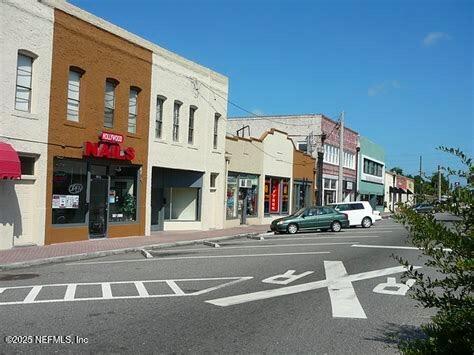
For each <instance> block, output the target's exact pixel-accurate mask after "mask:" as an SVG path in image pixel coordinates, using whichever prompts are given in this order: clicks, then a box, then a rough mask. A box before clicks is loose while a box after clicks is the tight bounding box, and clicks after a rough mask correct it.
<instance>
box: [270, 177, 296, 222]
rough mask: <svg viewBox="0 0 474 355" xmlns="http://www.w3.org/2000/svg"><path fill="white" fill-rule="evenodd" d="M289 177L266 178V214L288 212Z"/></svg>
mask: <svg viewBox="0 0 474 355" xmlns="http://www.w3.org/2000/svg"><path fill="white" fill-rule="evenodd" d="M289 190H290V188H289V179H282V178H273V177H272V178H269V177H267V178H265V199H264V203H265V205H264V212H265V213H266V214H280V213H288V211H289V195H290V191H289Z"/></svg>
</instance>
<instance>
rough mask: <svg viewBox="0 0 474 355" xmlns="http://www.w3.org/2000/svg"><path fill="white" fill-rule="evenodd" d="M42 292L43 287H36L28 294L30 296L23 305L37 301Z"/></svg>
mask: <svg viewBox="0 0 474 355" xmlns="http://www.w3.org/2000/svg"><path fill="white" fill-rule="evenodd" d="M40 291H41V286H34V287H33V288H32V289H31V291H30V292H29V293H28V295H27V296H26V297H25V299H24V300H23V303H32V302H34V301H35V298H36V296H38V293H39V292H40Z"/></svg>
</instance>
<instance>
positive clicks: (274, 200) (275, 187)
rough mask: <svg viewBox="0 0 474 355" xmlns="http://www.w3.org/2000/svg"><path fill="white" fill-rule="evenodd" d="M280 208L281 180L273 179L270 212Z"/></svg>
mask: <svg viewBox="0 0 474 355" xmlns="http://www.w3.org/2000/svg"><path fill="white" fill-rule="evenodd" d="M279 210H280V182H279V181H275V182H273V181H272V191H271V193H270V212H278V211H279Z"/></svg>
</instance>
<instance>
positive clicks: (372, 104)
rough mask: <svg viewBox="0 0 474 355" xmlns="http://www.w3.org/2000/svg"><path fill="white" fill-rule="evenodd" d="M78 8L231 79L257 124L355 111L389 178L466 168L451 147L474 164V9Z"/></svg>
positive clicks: (290, 5) (291, 3)
mask: <svg viewBox="0 0 474 355" xmlns="http://www.w3.org/2000/svg"><path fill="white" fill-rule="evenodd" d="M69 1H70V2H71V3H73V4H74V5H76V6H79V7H81V8H82V9H84V10H86V11H89V12H91V13H93V14H95V15H97V16H100V17H102V18H104V19H106V20H108V21H110V22H112V23H114V24H116V25H118V26H120V27H122V28H125V29H126V30H128V31H130V32H132V33H135V34H137V35H139V36H141V37H143V38H145V39H147V40H150V41H152V42H154V43H156V44H158V45H159V46H161V47H164V48H166V49H168V50H171V51H173V52H175V53H177V54H179V55H181V56H184V57H186V58H188V59H190V60H193V61H195V62H197V63H199V64H202V65H204V66H206V67H209V68H211V69H213V70H216V71H218V72H219V73H221V74H224V75H226V76H227V77H228V78H229V100H230V101H232V102H234V103H236V104H238V105H239V106H241V107H243V108H245V109H247V110H249V111H252V112H254V113H255V114H258V115H273V114H303V113H322V114H325V115H326V116H329V117H332V118H335V119H337V117H338V116H339V114H340V112H342V111H344V112H345V121H346V125H347V126H348V127H350V128H352V129H354V130H355V131H357V132H359V134H360V135H363V136H366V137H368V138H369V139H371V140H372V141H374V142H376V143H378V144H380V145H382V146H383V147H384V148H385V153H386V164H387V167H388V168H391V167H393V166H399V167H401V168H402V169H403V170H404V172H405V173H408V174H417V172H418V170H419V157H420V155H421V156H422V157H423V171H424V173H426V174H428V175H430V174H431V173H432V172H434V171H435V170H436V168H437V165H438V164H441V165H442V166H451V167H455V168H458V167H460V165H459V164H457V160H456V159H453V158H450V157H449V156H448V155H446V154H444V153H441V152H439V151H437V150H436V147H438V146H440V145H444V146H449V147H455V148H461V149H462V150H463V151H464V152H466V153H468V154H470V155H471V156H472V154H473V151H474V84H473V83H474V71H473V61H474V47H473V27H474V23H473V17H474V15H473V14H474V1H471V0H441V1H440V0H384V1H379V0H357V1H356V0H351V1H349V0H332V1H330V0H319V1H318V0H164V1H160V0H134V1H129V0H95V1H94V0H69ZM132 4H133V6H132ZM228 109H229V111H228V116H229V117H232V116H245V115H248V114H247V113H246V112H243V111H241V110H239V109H237V108H236V107H234V106H232V105H230V104H229V107H228Z"/></svg>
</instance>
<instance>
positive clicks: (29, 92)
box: [13, 49, 38, 113]
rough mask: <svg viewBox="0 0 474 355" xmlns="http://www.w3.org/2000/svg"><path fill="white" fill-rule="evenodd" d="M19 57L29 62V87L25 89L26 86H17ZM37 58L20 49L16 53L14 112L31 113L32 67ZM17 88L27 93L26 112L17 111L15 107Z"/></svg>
mask: <svg viewBox="0 0 474 355" xmlns="http://www.w3.org/2000/svg"><path fill="white" fill-rule="evenodd" d="M20 56H21V57H25V58H28V59H30V61H31V64H30V68H31V71H30V72H29V74H30V86H29V87H26V86H23V85H18V77H19V75H18V69H19V65H18V64H19V59H20ZM37 58H38V56H37V55H36V54H34V53H33V52H30V51H27V50H24V49H20V50H18V52H17V60H16V71H15V103H14V106H13V107H14V109H15V110H16V111H20V112H28V113H31V111H32V110H31V109H32V99H33V65H34V62H35V60H36V59H37ZM18 88H22V89H26V90H27V91H28V109H27V110H22V109H19V108H18V107H17V99H18Z"/></svg>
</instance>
